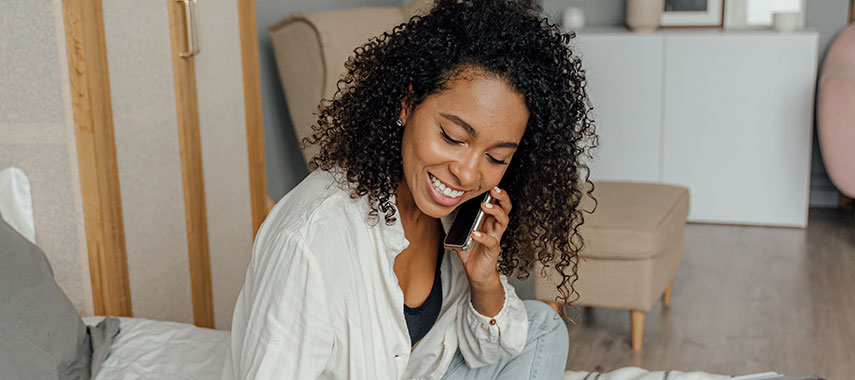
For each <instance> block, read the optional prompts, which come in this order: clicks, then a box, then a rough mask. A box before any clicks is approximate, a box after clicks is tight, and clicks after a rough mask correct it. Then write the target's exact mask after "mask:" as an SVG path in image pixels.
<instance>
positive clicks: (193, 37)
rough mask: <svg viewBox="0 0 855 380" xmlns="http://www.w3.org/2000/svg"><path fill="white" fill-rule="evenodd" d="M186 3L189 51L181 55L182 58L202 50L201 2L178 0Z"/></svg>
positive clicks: (185, 22)
mask: <svg viewBox="0 0 855 380" xmlns="http://www.w3.org/2000/svg"><path fill="white" fill-rule="evenodd" d="M176 2H179V3H182V4H183V5H184V27H185V32H186V34H185V35H186V36H187V49H188V50H187V51H182V52H180V53H179V55H180V56H181V57H182V58H187V57H192V56H194V55H197V54H199V52H201V51H202V48H201V37H200V36H199V3H198V2H197V0H176Z"/></svg>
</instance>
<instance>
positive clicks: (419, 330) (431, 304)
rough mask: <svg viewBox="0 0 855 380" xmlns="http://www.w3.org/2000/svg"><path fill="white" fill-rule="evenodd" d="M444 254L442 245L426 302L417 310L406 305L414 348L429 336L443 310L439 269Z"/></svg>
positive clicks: (406, 316)
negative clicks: (440, 311)
mask: <svg viewBox="0 0 855 380" xmlns="http://www.w3.org/2000/svg"><path fill="white" fill-rule="evenodd" d="M444 253H445V249H444V248H443V247H442V245H440V249H439V255H437V256H438V258H439V259H438V260H437V262H436V276H435V277H434V280H433V288H431V290H430V294H429V295H428V297H427V299H426V300H425V302H424V303H422V304H421V306H419V307H415V308H411V307H409V306H407V305H404V318H406V320H407V330H409V332H410V342H412V345H413V346H415V345H416V342H418V341H419V339H422V338H423V337H424V336H425V335H426V334H427V332H428V331H429V330H430V328H431V327H432V326H433V324H434V322H436V318H437V317H439V309H440V308H442V281H441V280H440V276H439V275H440V273H441V271H440V269H439V267H440V264H441V263H442V256H443V254H444Z"/></svg>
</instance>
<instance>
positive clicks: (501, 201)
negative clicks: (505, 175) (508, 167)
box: [490, 186, 513, 215]
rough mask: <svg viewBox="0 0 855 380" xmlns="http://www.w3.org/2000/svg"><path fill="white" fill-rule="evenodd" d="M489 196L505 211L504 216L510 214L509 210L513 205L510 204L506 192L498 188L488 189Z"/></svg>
mask: <svg viewBox="0 0 855 380" xmlns="http://www.w3.org/2000/svg"><path fill="white" fill-rule="evenodd" d="M490 195H491V196H492V197H493V198H495V199H496V202H495V203H496V204H497V205H498V206H499V207H501V208H502V210H505V214H508V215H510V214H511V208H512V207H513V205H512V204H511V198H510V197H509V196H508V192H506V191H504V190H502V189H500V188H499V187H498V186H496V187H493V188H492V189H490Z"/></svg>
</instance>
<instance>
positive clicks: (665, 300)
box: [662, 280, 674, 307]
mask: <svg viewBox="0 0 855 380" xmlns="http://www.w3.org/2000/svg"><path fill="white" fill-rule="evenodd" d="M673 289H674V280H671V282H670V283H668V287H667V288H665V292H664V293H662V306H665V307H668V306H671V290H673Z"/></svg>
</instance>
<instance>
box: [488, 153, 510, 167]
mask: <svg viewBox="0 0 855 380" xmlns="http://www.w3.org/2000/svg"><path fill="white" fill-rule="evenodd" d="M487 157H490V161H493V163H494V164H500V165H507V164H508V163H507V161H500V160H497V159H495V158H493V157H492V156H490V155H489V154H488V155H487Z"/></svg>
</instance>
